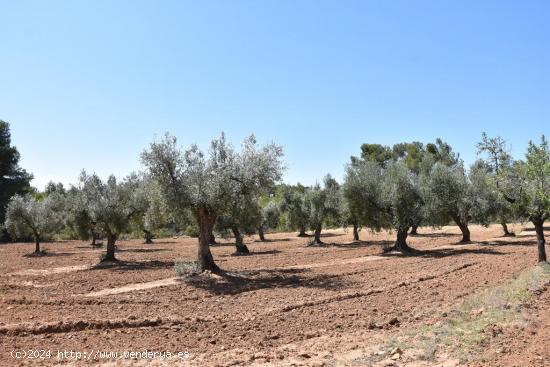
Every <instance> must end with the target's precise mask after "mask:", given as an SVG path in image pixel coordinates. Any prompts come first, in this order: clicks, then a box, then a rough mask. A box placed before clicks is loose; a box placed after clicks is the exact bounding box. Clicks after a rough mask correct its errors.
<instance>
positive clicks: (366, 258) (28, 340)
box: [0, 225, 550, 366]
mask: <svg viewBox="0 0 550 367" xmlns="http://www.w3.org/2000/svg"><path fill="white" fill-rule="evenodd" d="M514 229H515V230H516V231H517V232H520V231H521V226H519V225H518V226H515V228H514ZM419 232H420V233H421V234H420V235H419V236H415V237H409V244H410V245H411V246H412V247H414V248H416V249H419V250H423V252H420V253H419V254H416V255H414V256H399V255H396V254H384V253H383V246H384V245H388V244H391V242H390V240H391V239H392V238H393V236H392V235H390V234H387V233H379V234H373V233H370V232H365V231H363V232H361V238H362V239H363V240H364V241H362V242H359V243H354V242H352V241H351V233H350V232H344V231H342V230H332V231H326V233H325V236H324V237H323V240H324V241H325V242H327V243H328V245H326V246H324V247H315V248H312V247H306V246H305V245H306V243H307V242H308V241H309V239H307V238H297V237H295V234H294V233H280V234H268V235H267V238H268V240H269V241H268V242H263V243H262V242H256V241H255V238H248V241H247V244H248V247H249V248H250V250H251V251H252V252H253V254H252V255H251V256H238V257H235V256H230V255H231V253H232V252H233V251H234V248H233V246H232V245H231V244H230V243H229V242H228V241H222V242H223V243H222V244H221V245H218V246H215V247H213V248H212V250H213V253H214V258H215V259H216V261H217V263H218V265H220V267H222V268H223V269H224V270H226V271H228V272H229V274H228V275H226V276H223V277H218V276H214V275H210V276H199V277H192V278H188V279H187V280H182V279H179V278H177V279H174V277H175V272H174V261H177V260H180V259H181V260H192V259H193V258H194V255H195V251H196V240H195V239H190V238H181V239H161V240H158V241H156V243H155V244H153V245H144V244H142V243H141V241H138V240H131V241H120V242H119V243H118V252H117V257H118V258H119V259H120V260H123V262H121V263H120V264H119V265H115V266H112V267H95V266H94V265H96V264H97V263H98V259H99V256H100V254H101V253H102V251H103V250H102V249H94V248H91V247H90V246H88V245H86V244H85V243H83V242H78V241H68V242H58V243H48V244H45V245H44V248H46V249H47V251H48V255H47V256H44V257H39V258H36V257H24V256H23V255H25V254H26V253H29V252H31V251H32V249H33V246H34V245H32V244H10V245H5V246H0V269H2V274H1V275H0V310H1V312H0V365H5V366H16V365H26V364H34V363H41V364H44V365H51V364H55V363H58V361H57V351H58V350H67V351H71V350H72V351H75V352H76V351H79V352H85V351H91V350H93V351H94V353H95V351H97V350H102V351H118V352H120V353H121V352H123V351H138V352H141V351H144V350H147V351H161V352H165V351H170V352H172V353H177V352H188V353H189V354H190V358H187V359H183V360H182V361H181V362H180V363H179V364H181V365H196V366H213V365H223V366H226V365H248V364H256V365H258V364H264V363H265V364H270V365H281V366H286V365H291V364H293V363H294V364H295V365H327V366H329V365H369V363H370V362H369V359H368V358H366V357H364V356H365V354H364V353H366V352H364V351H366V350H368V349H369V348H372V347H375V346H376V345H377V344H378V343H380V342H381V341H383V340H385V339H387V338H389V337H391V335H392V334H393V333H397V332H399V331H403V330H409V329H410V330H415V329H416V328H419V327H420V326H421V325H424V324H432V323H434V322H436V321H437V320H439V319H440V317H441V314H442V312H444V311H447V310H451V309H453V308H456V307H457V305H459V304H460V303H461V302H462V300H463V299H464V298H465V297H467V296H468V295H471V294H473V293H475V292H478V291H480V290H481V289H483V288H486V287H491V286H494V285H496V284H500V283H502V282H504V281H506V280H507V279H509V278H511V277H512V276H513V274H517V273H519V272H521V271H523V270H525V269H528V268H529V267H532V266H533V265H535V262H536V247H535V241H534V240H535V239H534V236H533V234H534V232H523V233H525V234H526V235H525V236H519V237H516V238H501V237H499V236H500V227H498V226H492V227H490V228H489V229H487V228H482V227H477V226H472V238H473V239H474V241H476V242H475V243H473V244H469V245H458V244H457V242H458V241H459V239H460V235H459V231H458V230H457V229H456V228H454V227H445V228H443V229H441V230H432V229H428V228H421V229H420V230H419ZM150 282H154V283H150ZM138 283H146V284H145V285H144V284H138ZM539 297H541V301H540V302H538V301H534V302H535V303H534V306H533V307H535V306H536V307H538V309H537V310H536V312H535V313H534V314H533V318H534V319H535V318H537V317H540V318H542V319H544V321H543V323H542V324H540V326H537V324H536V323H533V326H532V327H530V328H527V329H525V330H520V331H518V333H519V334H517V337H515V336H512V335H509V337H508V339H510V340H512V342H509V343H508V342H506V343H507V344H508V346H509V347H510V350H508V351H507V352H506V353H496V354H495V353H493V354H490V353H489V352H488V355H487V356H486V358H487V361H488V362H487V363H488V364H487V363H486V365H487V366H496V365H499V366H500V365H506V366H508V365H509V366H514V365H522V366H527V365H529V366H531V365H533V366H536V365H541V366H542V365H543V364H542V363H548V361H549V360H548V358H549V356H550V352H549V351H550V348H549V347H550V339H549V332H548V330H549V329H548V328H546V329H542V328H543V327H544V326H550V325H548V323H550V321H549V320H550V306H548V304H549V303H548V300H549V298H550V296H549V295H548V293H542V294H541V295H540V296H539ZM537 302H538V303H537ZM533 330H534V334H533ZM506 338H507V336H506V334H505V335H503V336H502V337H501V339H498V340H496V341H495V343H497V344H498V343H501V341H500V340H507V339H506ZM535 341H536V343H537V344H536V345H535ZM497 344H495V346H494V348H498V345H497ZM525 346H527V347H525ZM491 348H493V347H491ZM494 348H493V349H494ZM29 349H30V350H50V351H52V353H53V355H52V357H51V358H50V359H48V358H46V359H32V360H31V359H28V358H26V359H19V360H17V359H13V358H12V357H11V356H10V352H11V351H12V350H29ZM493 349H491V350H493ZM535 353H539V355H538V356H536V355H535ZM539 357H541V358H539ZM177 360H178V361H179V359H177ZM70 361H71V360H65V361H64V363H69V362H70ZM72 362H73V363H74V362H75V361H74V360H72ZM115 362H116V363H115ZM83 363H102V364H105V365H126V364H136V365H151V360H128V359H124V360H120V359H119V360H116V361H114V360H110V359H108V358H105V359H101V360H99V361H98V360H95V361H94V360H82V359H81V360H78V361H76V364H77V365H79V364H83ZM163 363H166V364H169V365H178V364H177V363H175V360H170V361H168V362H167V361H164V362H163V361H161V360H159V359H155V364H157V365H161V364H163ZM537 363H538V364H537ZM398 364H399V362H396V365H398ZM547 365H548V364H547ZM411 366H412V365H411Z"/></svg>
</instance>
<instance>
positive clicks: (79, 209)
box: [65, 186, 101, 246]
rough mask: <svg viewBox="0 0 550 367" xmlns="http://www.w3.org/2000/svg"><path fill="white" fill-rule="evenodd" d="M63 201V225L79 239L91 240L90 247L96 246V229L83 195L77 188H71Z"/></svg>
mask: <svg viewBox="0 0 550 367" xmlns="http://www.w3.org/2000/svg"><path fill="white" fill-rule="evenodd" d="M65 201H66V205H65V225H66V226H67V227H68V228H70V229H71V230H72V232H73V233H74V234H76V235H77V236H78V238H79V239H81V240H88V239H91V241H92V242H91V243H90V245H91V246H97V245H98V243H97V239H98V236H99V234H98V228H97V225H96V223H95V221H94V220H93V219H92V217H91V216H90V213H89V211H88V207H87V204H86V198H85V197H84V195H82V193H81V191H80V190H79V189H78V188H77V187H74V186H73V187H71V188H70V189H69V190H68V191H67V194H66V199H65ZM100 245H101V244H100Z"/></svg>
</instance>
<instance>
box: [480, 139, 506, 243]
mask: <svg viewBox="0 0 550 367" xmlns="http://www.w3.org/2000/svg"><path fill="white" fill-rule="evenodd" d="M477 154H478V155H482V154H484V155H485V156H486V158H485V159H484V162H485V163H486V165H487V167H488V168H489V172H488V175H489V178H490V184H491V186H492V187H493V190H494V191H495V200H496V201H495V202H494V204H495V205H496V219H497V220H498V221H499V222H500V224H501V226H502V230H503V232H504V236H513V235H514V233H512V232H510V231H509V230H508V225H507V222H508V221H509V220H510V219H512V218H513V215H514V213H513V206H512V204H511V203H509V202H508V201H507V200H506V198H505V197H504V196H503V195H502V193H501V191H500V181H501V180H502V178H503V177H502V176H503V174H504V173H505V172H506V171H508V170H510V168H511V166H512V163H513V160H512V156H511V155H510V153H509V150H508V148H507V147H506V141H505V140H504V139H502V138H501V137H500V136H497V137H494V138H490V137H489V136H488V135H487V134H486V133H483V134H482V136H481V141H480V142H479V143H478V144H477Z"/></svg>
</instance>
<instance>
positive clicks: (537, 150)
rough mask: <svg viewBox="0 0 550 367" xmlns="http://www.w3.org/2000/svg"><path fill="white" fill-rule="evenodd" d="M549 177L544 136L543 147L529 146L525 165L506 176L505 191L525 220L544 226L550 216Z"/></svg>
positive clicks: (520, 163)
mask: <svg viewBox="0 0 550 367" xmlns="http://www.w3.org/2000/svg"><path fill="white" fill-rule="evenodd" d="M549 177H550V150H549V148H548V141H547V140H546V138H545V136H544V135H543V136H542V137H541V141H540V143H539V145H536V144H535V143H533V142H532V141H530V142H529V146H528V148H527V154H526V155H525V161H518V162H515V163H514V165H513V166H512V168H511V169H510V170H509V171H508V172H506V178H505V182H504V184H503V190H504V192H505V195H506V197H507V198H508V199H509V201H511V202H512V203H513V205H514V206H515V207H516V208H517V210H518V213H520V214H521V215H522V216H523V217H525V218H528V219H529V220H531V221H542V222H544V220H546V219H547V218H548V217H549V216H550V180H549Z"/></svg>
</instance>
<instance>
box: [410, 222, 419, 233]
mask: <svg viewBox="0 0 550 367" xmlns="http://www.w3.org/2000/svg"><path fill="white" fill-rule="evenodd" d="M417 234H418V226H417V225H416V224H415V225H413V226H412V227H411V235H417Z"/></svg>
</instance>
